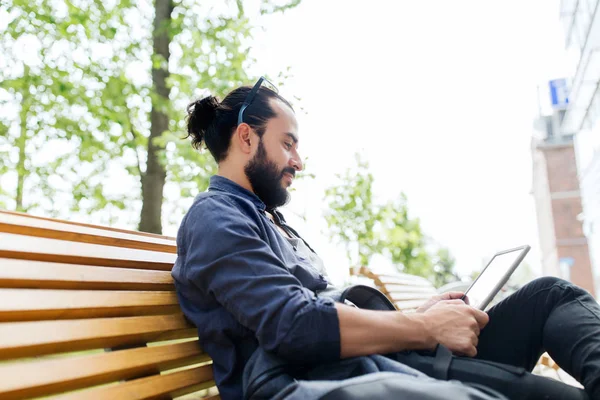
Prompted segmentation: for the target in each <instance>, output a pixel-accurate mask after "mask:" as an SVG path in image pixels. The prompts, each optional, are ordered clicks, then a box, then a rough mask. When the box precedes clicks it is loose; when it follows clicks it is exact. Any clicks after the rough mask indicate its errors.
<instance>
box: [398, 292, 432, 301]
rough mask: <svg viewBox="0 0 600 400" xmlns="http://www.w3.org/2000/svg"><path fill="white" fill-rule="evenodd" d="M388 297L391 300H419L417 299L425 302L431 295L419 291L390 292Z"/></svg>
mask: <svg viewBox="0 0 600 400" xmlns="http://www.w3.org/2000/svg"><path fill="white" fill-rule="evenodd" d="M390 297H391V298H392V299H393V301H404V300H419V301H423V302H425V301H426V300H429V299H430V298H431V297H432V295H431V294H429V293H421V294H419V293H402V292H399V293H395V292H391V293H390Z"/></svg>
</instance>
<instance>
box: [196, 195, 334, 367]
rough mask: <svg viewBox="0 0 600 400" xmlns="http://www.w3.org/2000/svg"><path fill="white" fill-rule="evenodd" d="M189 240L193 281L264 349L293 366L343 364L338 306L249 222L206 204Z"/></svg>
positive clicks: (222, 206) (220, 204)
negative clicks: (300, 275)
mask: <svg viewBox="0 0 600 400" xmlns="http://www.w3.org/2000/svg"><path fill="white" fill-rule="evenodd" d="M184 234H185V243H184V246H185V249H184V250H185V252H186V268H185V270H186V272H185V274H186V277H187V279H188V280H189V281H190V282H191V283H192V284H193V285H194V286H196V287H197V288H198V289H199V290H201V291H203V292H204V294H205V295H209V296H214V298H215V299H216V300H217V301H218V302H219V303H220V304H221V305H222V306H223V307H224V308H225V309H226V310H227V311H228V312H229V313H231V314H232V315H233V316H234V317H235V318H236V320H237V321H238V322H239V323H240V324H241V325H243V326H245V327H246V328H248V329H250V330H251V331H253V332H254V333H255V335H256V338H257V340H258V342H259V344H260V346H261V347H262V348H263V349H265V350H267V351H270V352H273V353H275V354H278V355H279V356H281V357H284V358H285V359H287V360H288V361H289V362H294V363H315V362H327V361H333V360H337V359H339V358H340V329H339V320H338V315H337V310H336V309H335V307H334V302H333V301H332V300H330V299H327V298H317V297H316V296H315V295H314V294H313V292H311V291H310V290H309V289H307V288H305V287H303V286H302V284H301V283H300V281H299V280H298V279H297V278H296V277H295V276H294V275H292V274H291V273H290V272H289V271H288V269H287V268H286V267H285V265H284V264H283V262H282V261H281V260H280V259H279V258H278V257H277V256H276V255H275V253H274V252H273V250H272V249H271V247H270V246H269V245H268V243H267V242H266V241H265V240H264V239H263V238H261V236H260V229H259V227H258V225H257V224H256V222H255V221H254V220H252V219H251V218H250V217H249V216H247V215H245V214H244V213H242V211H241V210H239V209H238V208H237V207H236V206H235V205H233V204H227V203H226V202H225V201H223V199H218V200H215V199H212V198H207V199H205V200H204V201H203V204H201V206H198V205H196V207H194V208H193V209H192V210H190V213H189V214H188V218H187V220H186V222H185V230H184Z"/></svg>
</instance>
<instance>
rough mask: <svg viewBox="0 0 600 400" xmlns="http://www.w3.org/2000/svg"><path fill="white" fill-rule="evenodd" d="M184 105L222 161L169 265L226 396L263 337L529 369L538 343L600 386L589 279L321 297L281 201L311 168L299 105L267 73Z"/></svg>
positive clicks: (296, 346) (312, 355)
mask: <svg viewBox="0 0 600 400" xmlns="http://www.w3.org/2000/svg"><path fill="white" fill-rule="evenodd" d="M262 83H263V78H261V80H259V82H257V84H256V85H255V86H254V87H253V88H252V89H250V88H249V87H241V88H238V89H235V90H234V91H232V92H231V93H230V94H229V95H227V96H226V97H225V99H224V100H223V101H222V102H219V101H218V100H217V99H216V98H214V97H207V98H205V99H202V100H199V101H196V102H194V103H192V104H190V106H189V107H188V114H189V115H188V133H189V136H191V138H192V144H193V146H194V147H196V148H198V147H199V146H201V145H202V144H206V146H207V147H208V149H209V151H210V152H211V154H212V155H213V157H214V158H215V160H216V161H217V163H218V173H217V175H215V176H213V177H212V178H211V181H210V186H209V189H208V191H207V192H205V193H201V194H200V195H199V196H198V197H197V198H196V199H195V201H194V204H193V205H192V206H191V208H190V210H189V211H188V213H187V214H186V216H185V217H184V219H183V221H182V223H181V227H180V229H179V232H178V235H177V244H178V257H177V261H176V263H175V266H174V268H173V271H172V274H173V277H174V279H175V284H176V288H177V293H178V296H179V299H180V303H181V306H182V309H183V311H184V313H185V315H186V316H187V317H188V318H189V319H190V320H191V321H192V322H193V323H194V324H195V325H196V326H197V327H198V335H199V338H200V341H201V344H202V347H203V349H204V350H205V351H206V352H207V353H208V354H209V355H210V356H211V357H212V358H213V369H214V374H215V379H216V382H217V385H218V387H219V391H220V393H221V397H222V398H223V399H234V398H241V397H242V371H243V368H244V366H245V364H246V362H247V361H248V359H249V358H250V356H251V355H252V354H253V353H254V351H255V350H256V349H257V348H259V347H262V348H263V349H264V350H266V351H268V352H272V353H274V354H277V355H278V356H280V357H283V358H284V359H285V360H287V361H288V362H289V363H297V364H309V365H310V364H318V363H325V362H332V361H335V360H339V359H344V358H348V357H353V356H363V355H371V354H389V353H394V352H398V351H402V350H418V349H433V348H435V347H436V346H437V344H443V345H445V346H446V347H448V348H449V349H450V350H451V351H452V352H454V353H455V354H459V355H464V356H468V357H479V358H483V359H487V360H491V361H497V362H503V363H508V364H513V365H518V366H522V367H525V368H528V369H529V370H531V369H532V368H533V366H534V365H535V363H536V361H537V359H538V358H539V356H540V355H541V354H542V352H543V351H548V352H549V353H550V355H551V356H552V357H553V358H554V359H555V360H556V361H557V362H558V363H559V365H561V367H562V368H564V369H565V370H566V371H567V372H569V373H571V374H572V375H573V376H575V377H576V378H577V379H579V381H580V382H582V383H583V384H584V386H585V388H586V390H587V391H588V393H590V395H592V397H593V398H600V397H598V396H600V338H599V337H598V335H599V333H600V323H599V321H600V318H599V316H600V309H599V308H598V305H597V303H596V302H595V301H594V300H593V299H592V298H591V296H589V295H588V294H587V293H586V292H585V291H583V290H582V289H580V288H577V287H575V286H573V285H571V284H569V283H568V282H565V281H561V280H558V279H554V278H548V277H547V278H543V279H539V280H536V281H534V282H532V283H530V284H529V285H526V286H525V287H524V288H522V289H521V290H520V291H518V292H517V293H516V294H514V295H513V296H511V297H509V298H508V299H506V300H505V301H503V302H502V303H501V304H499V305H497V306H496V307H494V308H493V309H492V310H490V312H489V314H486V313H485V312H482V311H479V310H477V309H475V308H472V307H470V306H468V305H467V304H465V303H464V302H463V301H461V300H459V297H460V296H461V295H462V293H450V294H446V295H443V296H436V297H434V298H433V299H431V300H430V301H428V302H427V303H426V304H425V305H424V306H423V307H421V308H420V309H419V310H418V312H417V313H414V314H403V313H401V312H394V311H371V310H363V309H358V308H354V307H351V306H348V305H346V304H341V303H334V302H333V301H332V300H330V299H328V298H326V297H319V296H318V294H319V292H320V291H323V290H325V289H326V288H327V286H328V283H327V279H326V277H325V274H324V269H323V268H322V263H321V262H320V260H319V259H318V257H317V256H316V254H315V253H314V252H313V251H312V249H310V246H308V244H307V243H306V242H304V240H302V239H301V238H300V237H299V236H298V235H297V234H296V232H295V231H294V230H293V229H291V228H289V227H288V226H287V225H286V224H285V223H284V221H283V220H282V219H281V215H280V214H279V213H278V212H277V211H276V209H277V207H280V206H282V205H284V204H285V203H286V201H287V200H288V197H289V195H288V192H287V190H288V188H289V187H290V186H291V185H292V183H293V180H294V178H295V175H296V172H298V171H301V170H302V167H303V165H302V160H301V158H300V155H299V153H298V145H299V142H300V136H299V132H298V124H297V121H296V118H295V116H294V111H293V109H292V107H291V106H290V104H289V103H288V102H287V101H286V100H285V99H283V98H282V97H281V96H279V95H278V94H277V93H276V92H275V91H272V90H270V89H268V88H267V87H265V86H263V85H262Z"/></svg>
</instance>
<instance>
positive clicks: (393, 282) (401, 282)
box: [380, 277, 435, 290]
mask: <svg viewBox="0 0 600 400" xmlns="http://www.w3.org/2000/svg"><path fill="white" fill-rule="evenodd" d="M380 280H381V282H382V283H383V284H384V285H386V286H412V287H422V288H431V289H433V290H435V287H434V286H433V285H432V284H431V282H429V281H428V280H406V279H400V278H398V279H392V278H390V277H386V278H380Z"/></svg>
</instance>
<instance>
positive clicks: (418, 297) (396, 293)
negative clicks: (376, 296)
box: [351, 266, 438, 312]
mask: <svg viewBox="0 0 600 400" xmlns="http://www.w3.org/2000/svg"><path fill="white" fill-rule="evenodd" d="M351 274H352V275H353V276H356V277H365V278H367V279H369V280H371V281H373V283H374V284H375V286H376V288H377V289H379V290H380V291H381V292H382V293H383V294H385V295H386V296H387V297H388V298H389V299H390V300H391V301H392V303H394V305H395V306H396V308H397V309H398V310H401V311H403V312H414V311H415V310H416V309H417V308H418V307H419V306H420V305H422V304H423V303H425V301H427V300H428V299H429V298H431V297H432V296H434V295H436V294H437V293H438V292H437V290H436V289H435V287H434V286H433V284H432V283H431V282H430V281H428V280H427V279H425V278H423V277H420V276H415V275H409V274H402V273H399V272H398V273H395V274H379V273H376V272H373V271H372V270H370V269H369V268H367V267H364V266H363V267H360V268H357V269H352V270H351Z"/></svg>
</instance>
